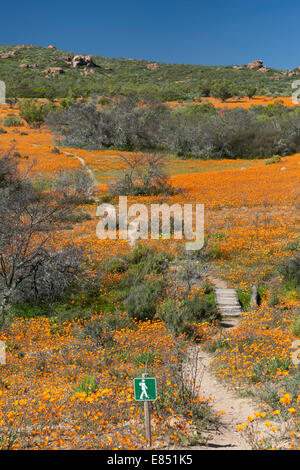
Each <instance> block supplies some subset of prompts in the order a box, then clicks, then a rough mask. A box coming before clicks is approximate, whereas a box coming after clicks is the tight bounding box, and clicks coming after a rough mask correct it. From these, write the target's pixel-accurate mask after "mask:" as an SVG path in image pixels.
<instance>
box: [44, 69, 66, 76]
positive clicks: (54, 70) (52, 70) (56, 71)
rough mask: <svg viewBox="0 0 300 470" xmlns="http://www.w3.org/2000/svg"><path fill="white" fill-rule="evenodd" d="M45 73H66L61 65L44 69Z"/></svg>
mask: <svg viewBox="0 0 300 470" xmlns="http://www.w3.org/2000/svg"><path fill="white" fill-rule="evenodd" d="M43 72H44V73H47V74H53V75H55V74H57V75H58V74H61V73H64V72H65V71H64V69H62V68H61V67H50V69H46V70H43Z"/></svg>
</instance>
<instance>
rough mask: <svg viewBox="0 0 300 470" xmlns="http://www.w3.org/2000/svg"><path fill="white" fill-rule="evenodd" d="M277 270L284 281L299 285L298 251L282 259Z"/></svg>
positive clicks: (299, 259)
mask: <svg viewBox="0 0 300 470" xmlns="http://www.w3.org/2000/svg"><path fill="white" fill-rule="evenodd" d="M279 272H280V273H281V274H282V275H283V278H284V280H285V281H287V282H289V283H291V284H292V285H294V286H300V253H299V252H298V253H296V254H295V255H294V256H293V257H292V258H289V259H287V260H286V261H284V262H283V263H282V265H281V266H280V267H279Z"/></svg>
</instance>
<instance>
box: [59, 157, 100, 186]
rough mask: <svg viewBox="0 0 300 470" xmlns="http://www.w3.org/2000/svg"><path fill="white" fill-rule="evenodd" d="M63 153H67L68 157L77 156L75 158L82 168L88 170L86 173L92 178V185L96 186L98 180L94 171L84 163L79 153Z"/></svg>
mask: <svg viewBox="0 0 300 470" xmlns="http://www.w3.org/2000/svg"><path fill="white" fill-rule="evenodd" d="M64 154H65V155H68V156H70V157H75V158H77V160H79V161H80V163H81V165H82V166H83V168H85V169H86V171H87V172H88V174H89V175H90V177H91V178H92V182H93V186H96V185H97V184H98V181H97V179H96V177H95V174H94V172H93V171H92V170H91V169H90V168H89V167H88V165H87V164H86V162H85V160H84V159H83V158H82V157H80V156H79V155H77V153H71V152H64Z"/></svg>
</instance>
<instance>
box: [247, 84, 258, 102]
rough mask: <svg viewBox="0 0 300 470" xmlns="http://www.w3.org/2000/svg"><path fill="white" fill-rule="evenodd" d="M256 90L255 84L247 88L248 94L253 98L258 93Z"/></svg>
mask: <svg viewBox="0 0 300 470" xmlns="http://www.w3.org/2000/svg"><path fill="white" fill-rule="evenodd" d="M256 92H257V88H256V87H255V86H250V87H248V88H247V89H246V96H248V98H250V99H251V98H253V96H254V95H255V94H256Z"/></svg>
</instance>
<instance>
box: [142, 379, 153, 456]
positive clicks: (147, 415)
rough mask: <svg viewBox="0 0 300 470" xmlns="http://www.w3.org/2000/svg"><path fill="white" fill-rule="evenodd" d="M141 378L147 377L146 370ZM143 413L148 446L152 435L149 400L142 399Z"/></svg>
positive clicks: (150, 443)
mask: <svg viewBox="0 0 300 470" xmlns="http://www.w3.org/2000/svg"><path fill="white" fill-rule="evenodd" d="M142 377H143V378H147V377H148V374H147V372H144V373H143V375H142ZM144 413H145V430H146V439H148V447H151V445H152V436H151V411H150V403H149V401H144Z"/></svg>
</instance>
